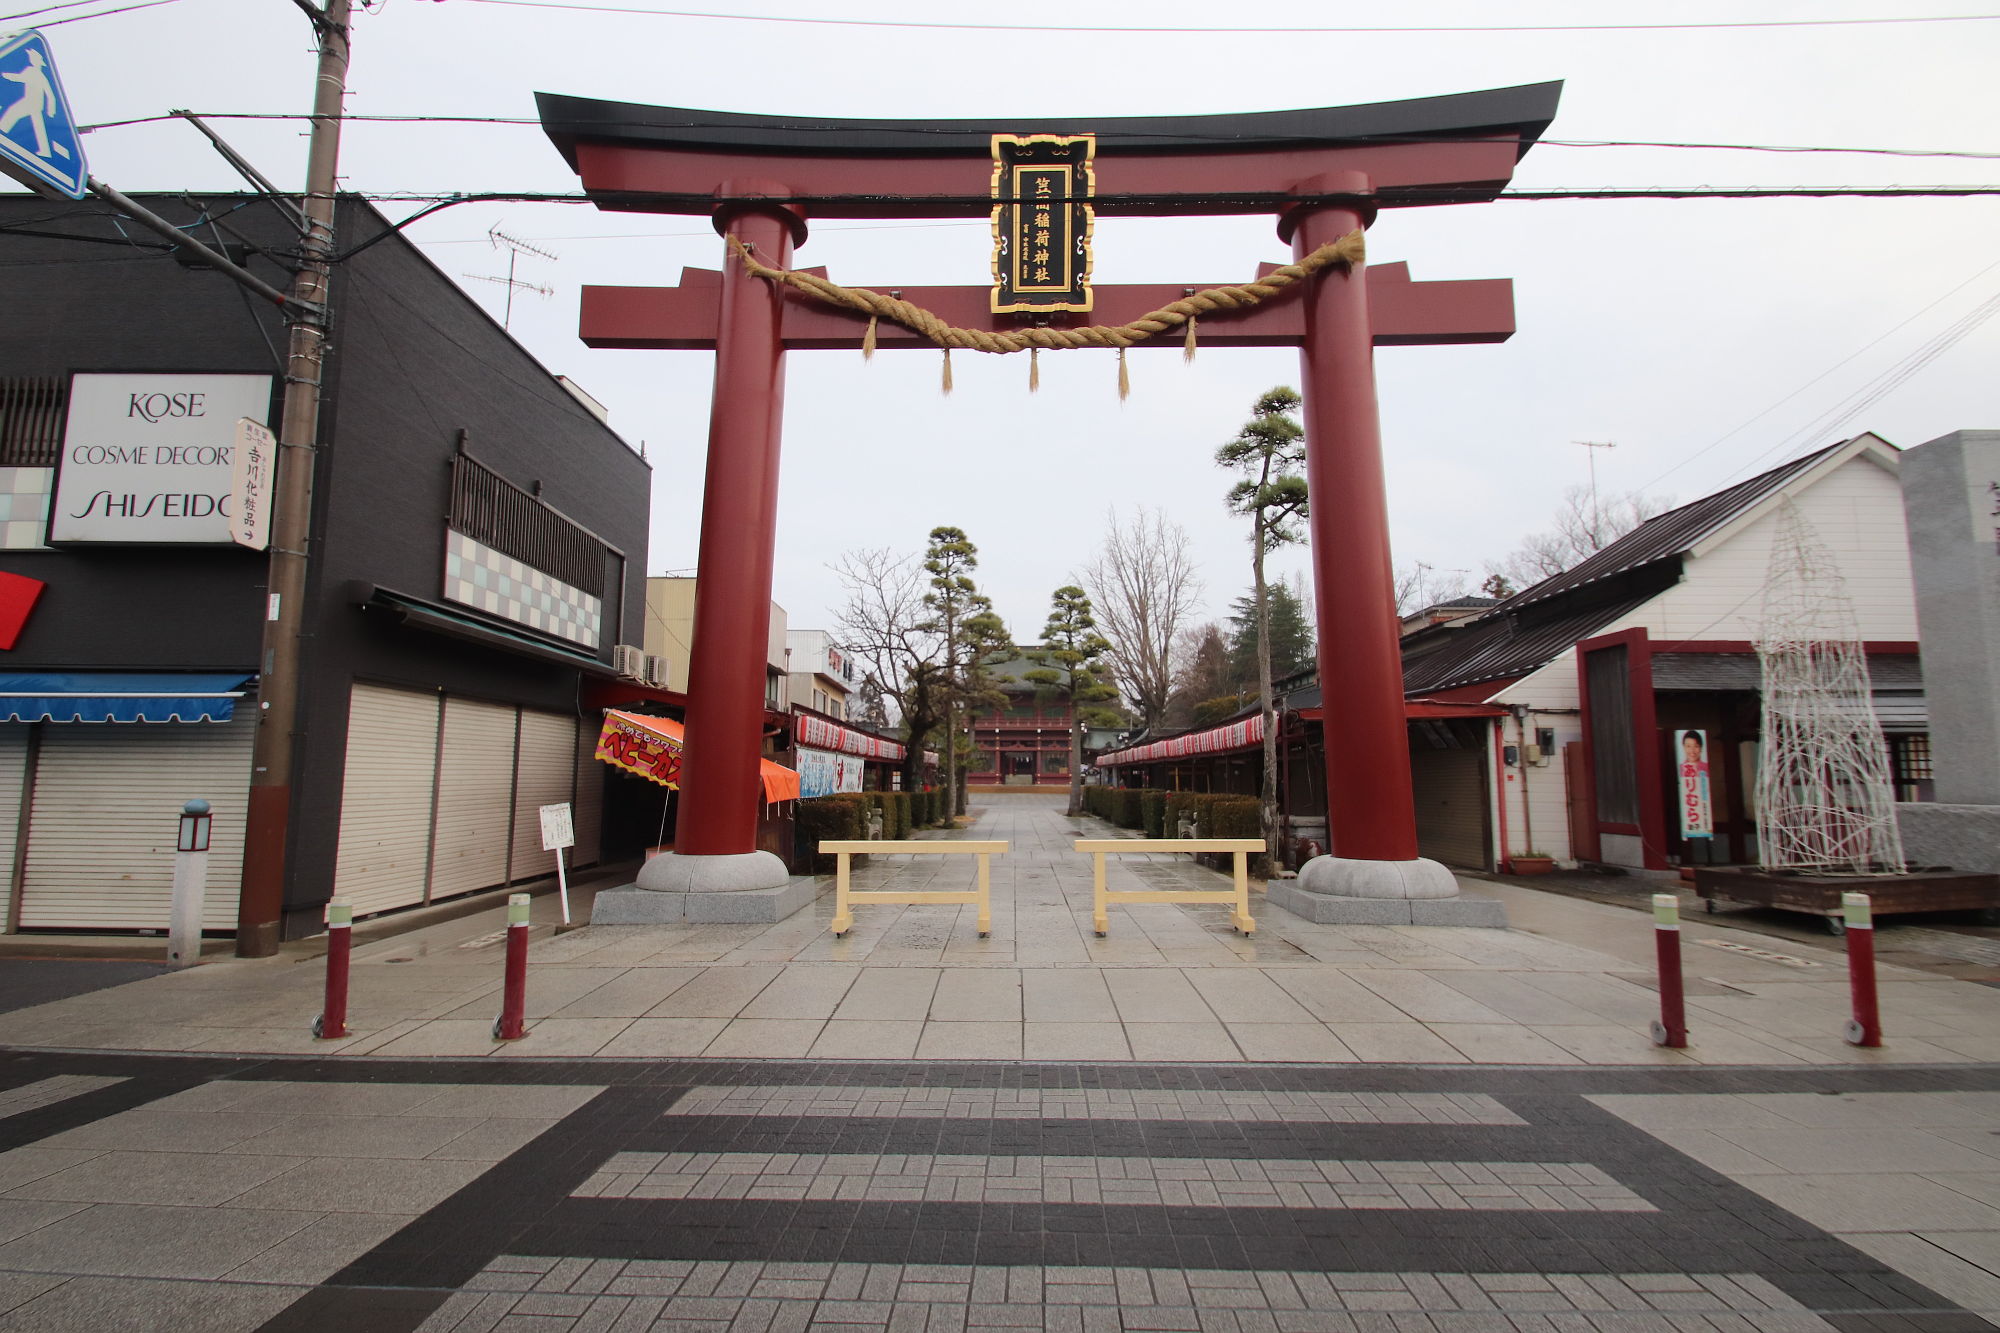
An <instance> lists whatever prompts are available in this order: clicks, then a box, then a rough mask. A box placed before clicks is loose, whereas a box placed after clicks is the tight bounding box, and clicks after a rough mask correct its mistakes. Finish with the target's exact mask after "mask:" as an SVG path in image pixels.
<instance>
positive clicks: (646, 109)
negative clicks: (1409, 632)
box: [537, 83, 1561, 920]
mask: <svg viewBox="0 0 2000 1333" xmlns="http://www.w3.org/2000/svg"><path fill="white" fill-rule="evenodd" d="M1560 93H1561V85H1560V84H1559V83H1547V84H1535V85H1528V86H1525V87H1519V88H1505V89H1496V90H1492V91H1488V92H1478V93H1466V94H1460V95H1457V96H1450V97H1436V98H1425V99H1420V100H1415V101H1406V102H1389V103H1378V104H1373V105H1365V106H1351V107H1327V108H1319V109H1313V110H1302V111H1281V112H1266V113H1259V114H1251V115H1226V116H1182V117H1129V118H1105V119H1096V120H1081V119H1077V120H1066V121H1029V122H1010V123H1004V124H995V123H989V122H969V121H945V122H934V121H883V120H875V121H861V120H840V121H826V120H801V119H796V118H791V117H782V118H781V117H771V116H749V115H736V114H728V113H721V112H708V111H693V110H684V109H678V108H670V107H653V106H643V105H634V104H629V103H614V102H602V101H595V100H591V99H585V98H575V97H566V96H558V95H553V94H548V93H543V94H538V95H537V101H538V103H539V105H540V110H541V115H542V122H543V128H544V129H545V130H546V132H547V133H548V135H549V137H550V138H551V139H552V140H553V141H554V142H555V144H556V146H557V148H558V149H560V150H561V152H562V154H563V156H564V157H565V159H567V160H568V162H569V163H570V165H571V166H572V167H573V168H574V169H575V170H576V171H577V172H578V174H579V175H580V177H581V178H582V182H583V186H584V189H585V191H586V192H587V193H588V194H589V195H590V196H591V197H592V198H593V199H594V200H595V201H596V202H597V203H598V205H599V206H600V207H602V208H605V209H610V210H616V211H629V212H655V213H680V214H695V215H707V216H709V217H711V218H712V219H713V221H714V224H715V227H716V230H717V231H718V232H720V233H721V234H723V235H724V236H725V237H733V238H735V240H737V241H740V242H741V243H743V244H744V245H746V246H748V247H749V248H750V251H751V253H752V254H753V255H754V256H755V257H756V259H757V261H758V262H759V263H761V264H763V265H765V266H767V267H771V268H788V267H790V264H791V255H792V250H793V247H795V246H797V245H799V244H802V243H803V242H804V241H805V239H806V235H807V219H808V218H809V217H810V218H953V217H986V216H988V215H989V214H990V213H991V212H992V210H993V208H994V205H995V200H994V197H993V195H992V192H991V189H990V182H991V181H992V178H993V173H994V161H993V156H992V153H993V147H992V145H993V136H994V135H996V134H1011V135H1045V134H1046V135H1064V136H1066V135H1079V134H1094V135H1095V136H1096V146H1097V154H1096V158H1095V162H1094V168H1095V173H1096V181H1097V191H1096V194H1095V197H1094V198H1092V199H1091V200H1090V201H1089V202H1090V203H1091V204H1093V205H1094V206H1095V208H1096V210H1097V211H1098V212H1100V213H1102V214H1105V215H1107V216H1174V215H1181V214H1223V213H1270V214H1274V215H1275V216H1276V217H1277V219H1278V234H1279V236H1280V238H1281V239H1284V240H1286V241H1289V242H1290V243H1291V246H1292V251H1293V254H1294V255H1295V256H1296V257H1299V258H1303V257H1304V256H1306V255H1308V254H1311V253H1313V252H1314V251H1315V250H1318V249H1319V248H1320V247H1322V246H1324V245H1328V244H1330V243H1332V242H1334V241H1337V240H1339V239H1340V238H1341V237H1343V236H1345V235H1347V234H1348V233H1349V232H1350V231H1353V230H1354V229H1356V228H1365V227H1367V226H1368V225H1369V224H1371V223H1372V222H1373V221H1374V218H1375V214H1376V211H1377V210H1378V209H1380V208H1397V207H1412V206H1419V205H1426V204H1441V203H1471V202H1484V201H1487V200H1490V199H1492V198H1493V197H1495V196H1496V195H1497V194H1498V193H1499V192H1500V191H1501V190H1502V189H1503V188H1504V187H1505V186H1506V184H1507V183H1508V181H1509V180H1510V179H1511V178H1512V175H1513V170H1514V165H1515V163H1516V162H1517V161H1518V160H1519V159H1520V157H1521V156H1522V155H1523V154H1524V153H1526V151H1527V150H1528V148H1529V147H1531V146H1532V145H1533V143H1534V142H1535V140H1536V138H1537V137H1538V136H1539V135H1540V134H1541V133H1542V131H1543V130H1544V129H1545V128H1546V127H1547V125H1548V123H1549V122H1550V120H1551V119H1553V117H1554V115H1555V108H1556V102H1557V99H1558V97H1559V95H1560ZM725 246H726V243H725ZM1272 267H1275V266H1273V265H1264V266H1263V268H1262V269H1261V270H1260V275H1261V273H1262V272H1268V271H1269V270H1270V269H1271V268H1272ZM1217 276H1218V277H1220V278H1221V279H1222V281H1220V282H1216V283H1212V284H1209V285H1215V286H1220V285H1226V284H1227V283H1232V282H1239V281H1242V280H1243V279H1242V277H1241V276H1240V275H1237V276H1231V275H1217ZM1191 290H1193V288H1190V287H1187V286H1170V285H1166V284H1159V285H1140V286H1126V287H1103V286H1100V287H1097V288H1096V289H1095V307H1094V309H1092V311H1091V313H1090V314H1089V315H1087V316H1079V315H1058V316H1053V317H1051V316H1040V317H1039V319H1041V320H1043V321H1046V322H1049V323H1051V324H1053V325H1055V326H1057V327H1062V326H1064V325H1070V324H1081V323H1097V324H1107V325H1119V324H1123V323H1125V322H1127V321H1129V320H1132V319H1135V318H1137V317H1139V316H1140V315H1142V314H1145V313H1146V312H1148V311H1151V310H1155V309H1157V308H1159V307H1162V306H1165V305H1167V304H1169V303H1170V302H1172V301H1175V300H1177V299H1179V298H1180V297H1182V296H1184V295H1186V294H1187V293H1188V292H1189V291H1191ZM896 294H897V295H899V296H900V297H902V298H903V299H904V300H906V301H909V302H910V303H912V304H914V305H917V306H921V307H924V308H925V309H928V310H930V311H932V312H933V313H935V314H937V315H938V316H940V317H941V318H942V319H943V320H944V321H945V322H946V323H948V324H952V325H956V326H961V327H965V328H972V329H990V330H992V331H994V332H1008V331H1013V330H1018V329H1020V328H1022V327H1024V325H1025V324H1026V323H1027V322H1028V321H1027V320H1025V319H1024V318H1023V317H1022V316H1019V315H1010V314H993V313H990V308H989V287H988V286H986V285H980V286H976V287H947V288H910V289H903V290H901V291H899V292H897V293H896ZM866 326H867V319H866V317H865V316H863V315H860V314H858V313H855V312H852V311H848V310H844V309H838V308H834V307H831V306H828V305H825V304H821V303H819V302H818V301H816V300H814V299H812V298H810V297H808V296H805V295H803V294H801V293H799V292H797V291H795V290H792V289H790V288H788V287H785V286H782V285H780V284H778V283H775V282H771V281H767V280H765V279H762V278H759V277H756V276H753V275H752V274H750V273H749V272H748V271H746V269H745V268H744V266H743V264H742V263H741V262H740V261H739V260H738V259H736V258H735V257H733V256H732V255H730V254H729V253H728V251H727V249H726V248H725V254H724V261H723V268H722V270H721V271H720V272H714V271H706V270H697V269H690V270H685V271H684V272H683V274H682V277H681V283H680V285H679V286H677V287H666V288H635V287H586V288H585V289H584V292H583V311H582V329H581V333H582V337H583V340H584V342H586V343H587V344H589V345H591V346H593V347H619V348H672V349H681V350H692V349H708V348H713V349H714V350H715V352H716V367H715V390H714V400H713V403H712V407H711V416H710V422H709V438H708V470H707V479H706V483H705V486H704V491H703V499H702V527H701V542H700V550H699V556H698V559H699V562H700V563H699V577H700V582H699V583H698V584H697V589H696V600H695V623H694V648H693V656H692V660H691V662H690V679H689V703H688V713H687V748H686V755H685V759H684V764H683V768H684V773H685V781H684V783H683V786H682V797H681V799H682V806H681V814H680V821H679V833H678V836H677V839H676V841H677V853H676V855H675V857H673V858H668V857H659V858H656V859H655V861H654V862H652V863H649V866H648V869H647V872H642V875H641V880H640V883H641V886H642V887H644V888H655V889H670V890H683V891H685V890H741V889H755V888H767V889H777V888H778V887H780V886H781V885H783V884H784V882H785V879H786V875H785V871H784V869H783V867H782V866H781V865H777V864H776V858H775V857H771V856H769V854H768V853H758V852H756V851H755V847H756V818H757V806H758V801H759V800H760V797H759V794H758V743H759V738H760V735H761V729H762V725H763V703H764V660H765V648H766V634H767V625H766V608H767V607H768V606H769V604H770V597H771V574H772V562H773V549H774V545H775V542H776V535H777V495H778V458H779V441H780V421H781V416H782V409H783V397H784V354H785V352H786V351H788V350H791V349H795V348H796V349H809V350H826V349H834V348H856V349H858V348H859V347H861V345H862V339H863V336H864V332H865V330H866ZM1513 328H1514V323H1513V299H1512V286H1511V283H1510V282H1509V281H1508V280H1506V279H1493V280H1486V281H1472V282H1436V283H1418V282H1413V281H1411V279H1410V276H1409V272H1408V269H1407V267H1406V266H1405V265H1402V264H1393V265H1384V266H1381V267H1377V268H1375V269H1372V270H1369V269H1367V268H1366V266H1365V265H1364V264H1359V263H1357V264H1354V265H1351V266H1334V267H1331V268H1327V269H1323V270H1321V271H1320V272H1318V273H1317V274H1315V275H1313V276H1312V277H1310V278H1308V279H1307V280H1306V281H1305V282H1303V283H1301V284H1300V285H1299V287H1298V288H1296V289H1293V290H1290V291H1287V292H1285V293H1282V294H1281V295H1280V296H1278V297H1276V298H1274V299H1271V300H1269V301H1266V302H1265V303H1264V304H1262V305H1258V306H1255V307H1252V308H1249V309H1246V310H1239V311H1228V312H1224V311H1216V312H1212V313H1205V314H1203V316H1202V318H1201V329H1200V337H1201V340H1202V342H1204V343H1205V344H1207V345H1208V346H1211V347H1277V346H1296V347H1298V348H1300V351H1301V363H1302V384H1301V389H1302V392H1303V396H1304V399H1305V408H1304V416H1305V428H1306V443H1307V480H1308V484H1309V486H1310V489H1311V494H1312V495H1313V497H1314V504H1313V506H1312V512H1311V519H1310V535H1311V549H1312V560H1313V571H1314V593H1315V603H1316V610H1317V613H1318V624H1319V672H1320V681H1321V685H1322V688H1323V690H1324V693H1325V697H1326V700H1327V704H1328V712H1329V715H1331V713H1332V711H1333V709H1334V708H1336V707H1337V708H1339V709H1340V719H1341V720H1340V724H1339V738H1338V743H1337V744H1335V743H1332V737H1331V736H1329V744H1328V745H1327V747H1326V768H1327V794H1328V806H1329V809H1328V819H1329V824H1328V828H1329V835H1330V839H1331V842H1332V845H1333V851H1334V856H1332V857H1326V858H1321V861H1323V862H1325V863H1326V864H1325V865H1321V864H1320V862H1315V863H1313V864H1312V866H1310V867H1309V868H1308V871H1309V873H1306V874H1303V875H1302V876H1301V882H1302V883H1303V884H1304V885H1305V887H1307V888H1310V889H1315V890H1317V891H1318V893H1319V894H1334V895H1342V896H1358V897H1388V898H1429V897H1448V896H1451V895H1453V894H1455V893H1456V891H1457V889H1456V884H1455V882H1454V881H1452V879H1451V877H1450V875H1449V873H1448V872H1446V871H1444V870H1443V868H1442V867H1439V866H1436V865H1435V863H1432V862H1427V861H1420V860H1419V859H1418V856H1417V835H1416V819H1415V813H1414V809H1413V807H1412V803H1411V798H1410V781H1409V753H1408V748H1407V747H1408V741H1407V735H1406V732H1405V727H1404V711H1403V704H1402V699H1403V688H1402V667H1401V657H1400V653H1399V649H1398V644H1397V637H1396V630H1395V624H1394V619H1393V617H1392V616H1391V615H1390V614H1389V608H1390V606H1391V605H1392V604H1393V576H1392V573H1391V566H1390V554H1389V537H1388V519H1387V508H1386V498H1385V494H1384V488H1383V479H1382V457H1381V439H1380V429H1379V426H1378V423H1377V418H1376V403H1375V382H1374V367H1373V352H1372V349H1373V348H1374V347H1375V346H1408V345H1418V344H1431V343H1473V342H1499V341H1502V340H1504V339H1505V338H1507V337H1508V336H1509V335H1510V334H1511V333H1512V332H1513ZM1167 341H1169V342H1170V341H1171V335H1169V338H1168V340H1167ZM877 345H878V346H879V347H881V348H884V349H890V348H899V347H903V348H907V347H930V346H932V344H931V343H930V342H929V341H928V340H926V339H924V338H923V337H921V336H920V335H918V334H916V333H913V332H910V331H908V330H906V329H903V328H901V327H899V326H896V325H893V324H890V323H888V322H886V321H885V322H883V323H882V324H881V325H880V327H879V330H878V333H877ZM1336 701H1337V702H1336ZM1315 896H1316V895H1315ZM1288 905H1290V904H1288ZM1294 910H1299V909H1298V908H1297V907H1296V906H1295V907H1294ZM668 914H669V915H678V914H679V910H674V911H671V912H669V913H668ZM701 915H702V916H703V917H705V918H706V919H710V920H723V919H731V917H730V916H729V914H728V912H727V909H719V910H718V909H715V908H713V907H711V908H710V909H709V910H705V911H703V912H702V913H701ZM735 919H769V909H759V910H754V911H752V912H750V913H749V914H748V916H747V917H739V918H735Z"/></svg>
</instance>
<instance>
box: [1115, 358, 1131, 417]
mask: <svg viewBox="0 0 2000 1333" xmlns="http://www.w3.org/2000/svg"><path fill="white" fill-rule="evenodd" d="M1131 396H1132V376H1131V375H1130V374H1129V373H1127V371H1126V369H1125V349H1124V348H1122V347H1121V348H1119V349H1118V401H1119V402H1121V403H1122V402H1124V401H1125V400H1126V399H1127V398H1130V397H1131Z"/></svg>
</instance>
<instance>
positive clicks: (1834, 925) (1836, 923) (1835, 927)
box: [1820, 916, 1847, 936]
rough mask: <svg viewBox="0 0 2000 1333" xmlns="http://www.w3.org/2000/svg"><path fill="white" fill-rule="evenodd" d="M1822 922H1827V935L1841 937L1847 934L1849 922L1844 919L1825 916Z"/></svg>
mask: <svg viewBox="0 0 2000 1333" xmlns="http://www.w3.org/2000/svg"><path fill="white" fill-rule="evenodd" d="M1820 920H1822V921H1824V922H1826V933H1827V934H1829V935H1835V936H1839V935H1845V934H1846V933H1847V922H1846V920H1845V919H1844V918H1841V917H1837V916H1823V917H1821V918H1820Z"/></svg>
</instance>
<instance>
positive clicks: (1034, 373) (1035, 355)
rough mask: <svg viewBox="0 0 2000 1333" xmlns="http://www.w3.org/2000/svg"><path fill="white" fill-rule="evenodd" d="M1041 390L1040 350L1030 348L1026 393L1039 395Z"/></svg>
mask: <svg viewBox="0 0 2000 1333" xmlns="http://www.w3.org/2000/svg"><path fill="white" fill-rule="evenodd" d="M1041 390H1042V349H1041V348H1039V347H1030V348H1029V349H1028V392H1029V393H1040V392H1041Z"/></svg>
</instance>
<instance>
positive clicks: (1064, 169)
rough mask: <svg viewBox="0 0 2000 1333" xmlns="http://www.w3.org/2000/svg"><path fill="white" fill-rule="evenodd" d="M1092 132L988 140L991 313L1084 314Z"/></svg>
mask: <svg viewBox="0 0 2000 1333" xmlns="http://www.w3.org/2000/svg"><path fill="white" fill-rule="evenodd" d="M1096 156H1097V136H1096V135H1094V134H1066V135H1065V134H996V135H994V136H993V198H994V201H995V202H994V205H993V300H992V308H993V313H994V314H1005V313H1008V312H1021V313H1027V314H1049V313H1054V312H1057V311H1079V312H1080V311H1086V310H1089V309H1090V308H1091V304H1092V300H1093V298H1092V295H1091V290H1090V261H1091V252H1090V243H1091V229H1092V226H1093V224H1094V222H1095V220H1096V210H1095V209H1094V208H1093V207H1092V206H1091V204H1090V202H1089V201H1090V200H1091V198H1093V197H1094V196H1095V195H1096V193H1097V172H1096V170H1095V168H1094V167H1093V165H1092V163H1093V161H1094V159H1095V158H1096Z"/></svg>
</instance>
